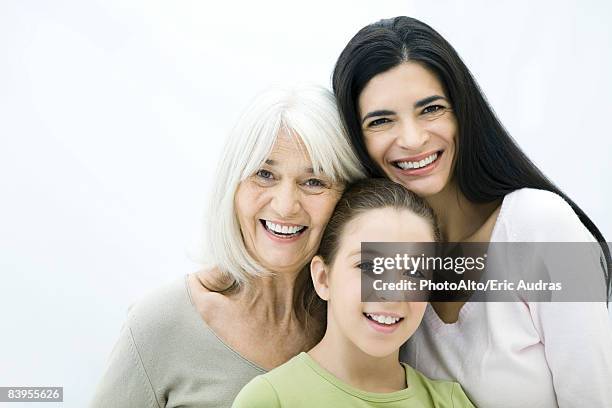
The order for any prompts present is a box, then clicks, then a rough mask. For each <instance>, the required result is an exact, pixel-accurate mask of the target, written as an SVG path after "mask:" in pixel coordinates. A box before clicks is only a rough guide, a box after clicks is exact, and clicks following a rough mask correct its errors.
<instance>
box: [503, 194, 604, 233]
mask: <svg viewBox="0 0 612 408" xmlns="http://www.w3.org/2000/svg"><path fill="white" fill-rule="evenodd" d="M500 218H502V221H503V222H504V224H505V226H506V228H507V229H508V230H510V231H511V234H510V235H511V236H512V237H513V238H514V239H516V240H517V241H525V242H527V241H592V240H593V238H592V236H591V234H590V232H589V231H588V230H587V229H586V227H585V226H584V225H583V224H582V222H581V221H580V219H579V218H578V215H577V214H576V213H575V212H574V210H573V209H572V207H571V206H570V205H569V203H568V202H566V201H565V200H564V199H563V198H562V197H561V196H559V195H557V194H555V193H553V192H550V191H546V190H539V189H534V188H522V189H520V190H516V191H513V192H512V193H509V194H507V195H506V197H505V198H504V202H503V204H502V216H501V217H500Z"/></svg>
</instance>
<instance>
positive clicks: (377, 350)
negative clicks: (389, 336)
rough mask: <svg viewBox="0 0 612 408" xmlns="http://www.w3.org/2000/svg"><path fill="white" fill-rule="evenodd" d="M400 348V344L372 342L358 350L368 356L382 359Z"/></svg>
mask: <svg viewBox="0 0 612 408" xmlns="http://www.w3.org/2000/svg"><path fill="white" fill-rule="evenodd" d="M400 346H401V344H390V343H389V342H385V344H380V343H377V342H373V343H371V344H365V345H363V346H362V347H359V348H360V349H361V351H363V352H364V353H365V354H367V355H369V356H372V357H376V358H384V357H388V356H390V355H391V354H393V353H395V352H396V351H397V350H398V349H399V348H400Z"/></svg>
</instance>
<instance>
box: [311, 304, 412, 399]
mask: <svg viewBox="0 0 612 408" xmlns="http://www.w3.org/2000/svg"><path fill="white" fill-rule="evenodd" d="M308 354H309V355H310V356H311V357H312V358H313V359H314V360H315V361H316V362H317V363H318V364H319V365H320V366H322V367H323V368H325V369H326V370H327V371H329V372H330V373H332V374H333V375H334V376H336V377H337V378H339V379H340V380H341V381H343V382H345V383H347V384H349V385H351V386H353V387H355V388H357V389H360V390H363V391H367V392H378V393H387V392H394V391H399V390H402V389H404V388H406V372H405V370H404V368H403V367H402V365H401V364H400V363H399V350H396V351H394V352H393V353H391V354H389V355H387V356H384V357H376V356H372V355H369V354H367V353H365V352H363V351H362V350H361V349H360V348H359V347H357V346H356V345H355V344H354V343H352V342H351V341H350V340H349V339H348V338H346V337H345V336H344V335H343V334H342V333H341V331H340V329H339V328H338V327H337V325H336V324H334V322H333V318H332V316H331V314H330V313H328V324H327V331H326V332H325V336H323V339H322V340H321V341H320V342H319V343H318V344H317V345H316V346H315V347H314V348H313V349H312V350H310V351H309V352H308Z"/></svg>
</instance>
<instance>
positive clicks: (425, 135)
mask: <svg viewBox="0 0 612 408" xmlns="http://www.w3.org/2000/svg"><path fill="white" fill-rule="evenodd" d="M396 141H397V144H398V145H399V146H400V147H402V148H404V149H406V150H415V151H419V150H421V148H422V147H423V146H425V145H426V144H427V142H428V141H429V132H427V130H425V129H423V127H422V126H419V124H418V122H417V121H416V120H414V119H407V120H404V121H402V126H400V128H399V135H398V136H397V139H396Z"/></svg>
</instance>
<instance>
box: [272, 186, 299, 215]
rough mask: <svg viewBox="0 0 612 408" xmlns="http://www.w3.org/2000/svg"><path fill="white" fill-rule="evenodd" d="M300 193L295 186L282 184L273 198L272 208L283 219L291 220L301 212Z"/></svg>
mask: <svg viewBox="0 0 612 408" xmlns="http://www.w3.org/2000/svg"><path fill="white" fill-rule="evenodd" d="M299 194H300V193H299V191H298V188H297V186H296V185H295V184H293V183H290V182H285V183H281V184H280V185H279V186H278V188H276V189H275V191H274V192H273V196H272V201H271V204H270V205H271V207H272V209H273V210H274V211H275V212H276V213H277V214H278V215H279V216H280V217H282V218H289V217H291V216H292V215H295V214H297V213H298V211H299V210H300V200H299Z"/></svg>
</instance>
